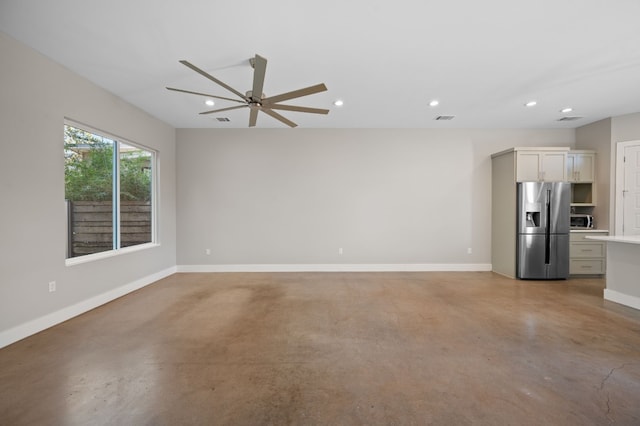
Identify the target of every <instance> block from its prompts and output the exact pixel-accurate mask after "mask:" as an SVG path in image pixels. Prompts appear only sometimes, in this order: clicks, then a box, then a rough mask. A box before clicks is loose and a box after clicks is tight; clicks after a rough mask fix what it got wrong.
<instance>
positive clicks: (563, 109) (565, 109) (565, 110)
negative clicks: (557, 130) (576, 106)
mask: <svg viewBox="0 0 640 426" xmlns="http://www.w3.org/2000/svg"><path fill="white" fill-rule="evenodd" d="M571 111H573V108H562V109H561V110H560V112H562V113H567V112H571Z"/></svg>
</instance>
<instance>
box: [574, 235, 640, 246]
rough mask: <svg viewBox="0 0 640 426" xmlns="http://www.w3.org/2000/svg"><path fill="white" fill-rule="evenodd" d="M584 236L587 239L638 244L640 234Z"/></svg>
mask: <svg viewBox="0 0 640 426" xmlns="http://www.w3.org/2000/svg"><path fill="white" fill-rule="evenodd" d="M585 238H586V239H588V240H597V241H604V242H608V243H626V244H640V235H610V236H608V237H605V236H601V237H597V236H593V237H585Z"/></svg>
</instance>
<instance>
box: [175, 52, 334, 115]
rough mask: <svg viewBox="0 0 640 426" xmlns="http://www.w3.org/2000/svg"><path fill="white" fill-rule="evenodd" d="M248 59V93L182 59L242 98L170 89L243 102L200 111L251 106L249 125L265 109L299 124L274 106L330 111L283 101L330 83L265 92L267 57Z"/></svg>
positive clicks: (217, 110)
mask: <svg viewBox="0 0 640 426" xmlns="http://www.w3.org/2000/svg"><path fill="white" fill-rule="evenodd" d="M249 62H250V64H251V66H252V67H253V87H252V90H249V91H248V92H247V93H246V94H244V95H243V94H242V93H240V92H239V91H238V90H236V89H234V88H233V87H231V86H229V85H227V84H225V83H224V82H222V81H220V80H218V79H217V78H215V77H214V76H212V75H211V74H209V73H207V72H206V71H203V70H201V69H200V68H198V67H196V66H195V65H193V64H191V63H189V62H188V61H180V63H181V64H182V65H185V66H186V67H188V68H191V69H192V70H194V71H195V72H197V73H198V74H200V75H203V76H204V77H206V78H208V79H209V80H211V81H213V82H214V83H216V84H218V85H220V86H222V87H224V88H225V89H227V90H228V91H229V92H231V93H233V94H234V95H236V96H237V97H238V98H240V99H233V98H225V97H222V96H216V95H209V94H207V93H200V92H193V91H190V90H182V89H176V88H173V87H167V89H168V90H173V91H174V92H182V93H189V94H191V95H198V96H205V97H208V98H215V99H223V100H225V101H231V102H238V103H240V104H242V105H237V106H232V107H228V108H220V109H214V110H212V111H205V112H201V113H200V114H215V113H217V112H222V111H231V110H234V109H240V108H249V127H254V126H255V125H256V121H257V120H258V111H262V112H263V113H265V114H267V115H269V116H271V117H273V118H275V119H276V120H279V121H281V122H283V123H284V124H286V125H287V126H289V127H296V126H297V124H296V123H294V122H293V121H291V120H289V119H287V118H285V117H283V116H282V115H281V114H279V113H277V112H276V111H274V110H285V111H297V112H310V113H313V114H328V113H329V110H328V109H321V108H309V107H302V106H296V105H285V104H281V103H280V102H283V101H288V100H290V99H294V98H301V97H303V96H308V95H313V94H314V93H319V92H324V91H326V90H327V86H325V85H324V83H320V84H316V85H315V86H309V87H305V88H304V89H298V90H294V91H292V92H287V93H282V94H280V95H275V96H265V94H264V93H262V88H263V86H264V76H265V72H266V70H267V60H266V59H265V58H263V57H262V56H260V55H256V56H255V57H254V58H251V59H250V60H249Z"/></svg>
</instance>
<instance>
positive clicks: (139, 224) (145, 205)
mask: <svg viewBox="0 0 640 426" xmlns="http://www.w3.org/2000/svg"><path fill="white" fill-rule="evenodd" d="M152 165H153V154H152V153H151V152H149V151H146V150H144V149H141V148H138V147H135V146H131V145H127V144H125V143H122V142H121V143H120V247H128V246H133V245H137V244H144V243H149V242H151V218H152V215H151V194H152V191H151V188H152V187H151V177H152V173H151V167H152Z"/></svg>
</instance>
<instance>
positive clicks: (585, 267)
mask: <svg viewBox="0 0 640 426" xmlns="http://www.w3.org/2000/svg"><path fill="white" fill-rule="evenodd" d="M581 268H582V269H591V268H593V266H591V265H582V266H581Z"/></svg>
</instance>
